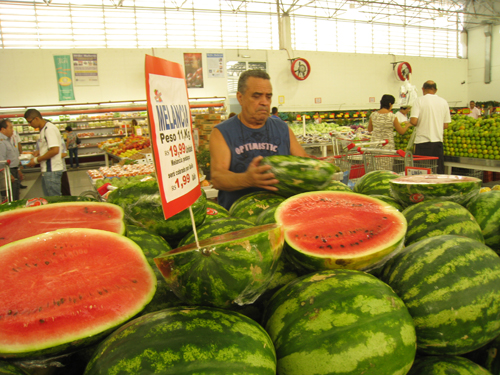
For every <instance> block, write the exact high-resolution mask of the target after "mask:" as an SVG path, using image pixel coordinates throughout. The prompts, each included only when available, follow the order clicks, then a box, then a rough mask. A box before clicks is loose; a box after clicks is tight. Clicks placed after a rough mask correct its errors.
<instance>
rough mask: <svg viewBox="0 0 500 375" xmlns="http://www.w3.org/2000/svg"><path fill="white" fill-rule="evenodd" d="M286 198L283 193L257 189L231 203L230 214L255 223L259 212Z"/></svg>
mask: <svg viewBox="0 0 500 375" xmlns="http://www.w3.org/2000/svg"><path fill="white" fill-rule="evenodd" d="M284 200H285V198H284V197H282V196H281V195H278V194H275V193H272V192H270V191H256V192H253V193H250V194H246V195H244V196H242V197H240V198H238V199H237V200H235V201H234V203H233V204H232V205H231V208H230V209H229V215H231V216H234V217H237V218H240V219H245V220H248V221H251V222H252V223H254V224H255V221H256V220H257V217H258V216H259V214H260V213H261V212H262V211H264V210H266V209H268V208H269V207H271V206H272V205H274V204H276V203H281V202H283V201H284Z"/></svg>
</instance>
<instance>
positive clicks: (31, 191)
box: [20, 169, 94, 199]
mask: <svg viewBox="0 0 500 375" xmlns="http://www.w3.org/2000/svg"><path fill="white" fill-rule="evenodd" d="M24 176H25V179H24V180H23V185H25V186H27V188H26V189H21V193H20V198H21V199H31V198H38V197H43V191H42V176H41V173H40V172H31V173H25V175H24ZM68 179H69V186H70V190H71V195H80V194H81V193H82V192H84V191H87V190H93V189H94V188H93V187H92V183H91V182H90V178H89V176H88V174H87V170H86V169H70V170H68Z"/></svg>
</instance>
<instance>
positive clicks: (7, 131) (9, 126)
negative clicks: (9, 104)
mask: <svg viewBox="0 0 500 375" xmlns="http://www.w3.org/2000/svg"><path fill="white" fill-rule="evenodd" d="M1 131H2V134H3V135H5V136H7V137H9V138H10V137H12V135H13V134H14V125H12V122H10V121H7V127H6V128H5V129H2V130H1Z"/></svg>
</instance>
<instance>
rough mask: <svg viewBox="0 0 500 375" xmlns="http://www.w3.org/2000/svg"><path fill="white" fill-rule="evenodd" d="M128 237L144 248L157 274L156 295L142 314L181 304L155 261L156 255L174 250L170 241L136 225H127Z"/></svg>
mask: <svg viewBox="0 0 500 375" xmlns="http://www.w3.org/2000/svg"><path fill="white" fill-rule="evenodd" d="M127 237H128V238H130V239H131V240H132V241H134V242H135V243H136V244H137V245H138V246H139V247H140V248H141V249H142V252H143V253H144V256H145V257H146V259H147V261H148V263H149V265H150V266H151V268H152V269H153V271H154V273H155V274H156V284H157V285H156V292H155V295H154V297H153V299H152V300H151V302H149V303H148V305H147V306H146V307H145V308H144V310H142V311H141V315H144V314H148V313H150V312H153V311H158V310H163V309H166V308H169V307H175V306H179V305H181V304H182V301H181V300H180V299H179V298H178V297H177V296H176V295H175V294H174V292H172V291H171V290H170V288H169V287H168V285H167V283H166V282H165V279H164V278H163V275H162V274H161V272H160V270H159V269H158V267H156V264H155V262H154V258H155V257H157V256H159V255H161V254H163V253H166V252H168V251H170V250H172V248H171V247H170V245H169V244H168V242H167V241H165V239H164V238H163V237H160V236H158V235H157V234H155V233H153V232H151V231H149V230H147V229H144V228H140V227H137V226H135V225H127Z"/></svg>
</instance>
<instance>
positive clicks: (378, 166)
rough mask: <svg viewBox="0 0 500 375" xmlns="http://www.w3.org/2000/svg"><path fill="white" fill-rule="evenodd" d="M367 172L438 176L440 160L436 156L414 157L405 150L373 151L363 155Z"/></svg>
mask: <svg viewBox="0 0 500 375" xmlns="http://www.w3.org/2000/svg"><path fill="white" fill-rule="evenodd" d="M363 157H364V161H365V172H366V173H368V172H371V171H377V170H386V171H393V172H396V173H397V174H399V175H401V176H405V175H409V174H436V173H437V166H438V158H437V157H434V156H421V155H413V154H412V153H411V152H410V151H403V150H376V149H372V150H370V151H369V152H365V153H364V154H363Z"/></svg>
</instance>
